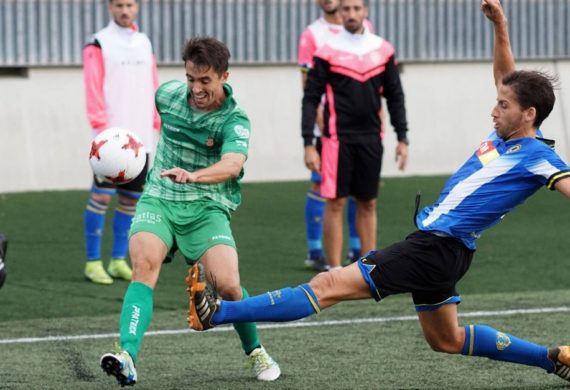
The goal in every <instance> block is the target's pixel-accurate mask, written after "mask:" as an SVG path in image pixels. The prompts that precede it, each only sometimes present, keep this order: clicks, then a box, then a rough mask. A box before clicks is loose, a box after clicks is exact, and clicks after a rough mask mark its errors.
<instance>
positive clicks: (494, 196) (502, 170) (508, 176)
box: [416, 132, 570, 249]
mask: <svg viewBox="0 0 570 390" xmlns="http://www.w3.org/2000/svg"><path fill="white" fill-rule="evenodd" d="M539 134H540V133H539ZM565 177H570V167H569V166H568V165H567V164H566V163H565V162H564V161H562V159H561V158H560V157H559V156H558V155H557V154H556V153H555V152H554V150H553V149H552V148H550V147H549V146H548V145H547V144H546V143H545V142H542V141H541V140H539V139H536V138H519V139H513V140H509V141H504V140H503V139H501V138H499V137H498V136H497V135H496V133H495V132H493V133H492V134H491V135H490V136H489V137H488V139H486V140H485V141H483V142H482V143H481V145H480V146H479V148H478V149H477V150H476V151H475V153H474V154H473V156H471V158H470V159H469V160H467V162H466V163H465V164H463V166H462V167H461V168H459V170H458V171H457V172H456V173H455V174H454V175H453V176H451V177H450V178H449V180H448V181H447V183H446V184H445V187H444V188H443V191H442V192H441V194H440V195H439V198H438V200H437V202H436V203H435V204H433V205H431V206H429V207H425V208H424V209H423V210H422V211H421V212H420V213H419V214H418V216H417V217H416V224H417V226H418V228H419V229H420V230H423V231H428V232H434V233H441V234H444V235H447V236H451V237H455V238H458V239H460V240H461V241H462V242H463V243H464V244H465V245H466V246H467V247H468V248H471V249H475V240H476V239H477V238H478V237H479V236H480V234H481V232H482V231H483V230H485V229H487V228H489V227H491V226H493V225H495V224H496V223H498V222H499V221H500V220H501V218H503V216H504V215H505V214H506V213H508V212H509V211H510V210H511V209H513V208H514V207H515V206H517V205H519V204H521V203H523V202H524V201H525V200H526V199H527V198H528V197H530V196H531V195H532V194H534V193H535V192H536V191H537V190H538V189H539V188H540V187H542V186H547V187H548V188H549V189H551V190H552V189H554V184H555V183H556V182H557V181H558V180H560V179H562V178H565Z"/></svg>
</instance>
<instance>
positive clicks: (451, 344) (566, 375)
mask: <svg viewBox="0 0 570 390" xmlns="http://www.w3.org/2000/svg"><path fill="white" fill-rule="evenodd" d="M418 317H419V320H420V324H421V326H422V330H423V333H424V337H425V338H426V340H427V342H428V344H429V345H430V346H431V348H432V349H433V350H434V351H437V352H445V353H454V354H455V353H461V354H462V355H468V356H481V357H486V358H489V359H492V360H498V361H503V362H511V363H518V364H525V365H528V366H534V367H540V368H543V369H544V370H546V371H547V372H549V373H551V372H554V373H555V374H556V375H558V376H560V377H561V378H563V379H566V380H570V367H569V363H570V347H566V346H563V347H559V348H550V349H549V348H548V347H545V346H542V345H538V344H534V343H531V342H529V341H526V340H523V339H520V338H518V337H515V336H512V335H510V334H507V333H503V332H500V331H498V330H496V329H494V328H492V327H490V326H487V325H480V324H474V325H467V326H459V324H458V321H457V305H455V304H447V305H443V306H440V307H439V308H437V309H435V310H431V311H430V310H428V311H421V312H418Z"/></svg>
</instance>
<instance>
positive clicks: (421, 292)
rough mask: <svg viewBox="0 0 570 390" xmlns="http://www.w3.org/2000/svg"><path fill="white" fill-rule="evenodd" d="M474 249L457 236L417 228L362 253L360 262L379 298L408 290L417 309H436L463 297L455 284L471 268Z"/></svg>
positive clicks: (372, 289) (374, 293) (374, 295)
mask: <svg viewBox="0 0 570 390" xmlns="http://www.w3.org/2000/svg"><path fill="white" fill-rule="evenodd" d="M474 252H475V251H473V250H471V249H469V248H467V247H466V246H465V245H464V244H463V243H462V242H461V241H459V240H457V239H455V238H452V237H440V236H437V235H435V234H432V233H427V232H422V231H416V232H414V233H412V234H410V235H409V236H408V237H406V240H404V241H400V242H398V243H396V244H393V245H390V246H389V247H387V248H385V249H382V250H380V251H377V252H373V253H372V254H371V255H367V256H365V257H363V258H362V259H360V261H359V263H361V264H362V265H361V264H359V266H360V268H361V270H367V274H368V275H365V274H364V272H363V276H364V278H365V279H366V280H367V282H368V284H369V285H370V287H371V291H372V295H373V297H374V298H375V299H376V300H380V299H382V298H385V297H387V296H389V295H393V294H400V293H408V292H409V293H412V298H413V300H414V304H415V305H416V309H417V310H418V311H422V310H433V309H435V308H437V307H439V306H441V305H442V304H447V303H459V302H460V301H461V299H460V297H459V294H458V293H457V290H456V289H455V285H456V284H457V282H458V281H459V280H460V279H461V278H462V277H463V275H465V273H466V272H467V270H468V269H469V266H470V265H471V260H472V258H473V253H474ZM371 282H372V283H371ZM372 284H373V285H372Z"/></svg>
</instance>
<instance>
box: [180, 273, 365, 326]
mask: <svg viewBox="0 0 570 390" xmlns="http://www.w3.org/2000/svg"><path fill="white" fill-rule="evenodd" d="M362 275H363V274H362V272H361V269H360V268H359V265H358V263H354V264H352V265H350V266H348V267H345V268H342V269H339V270H336V271H333V272H322V273H320V274H318V275H316V276H315V277H314V278H313V279H312V280H311V281H310V282H309V283H307V284H303V285H301V286H298V287H295V288H291V287H286V288H283V289H280V290H275V291H270V292H267V293H265V294H261V295H257V296H254V297H251V298H248V299H245V300H243V301H237V302H231V301H216V300H215V297H213V295H212V293H210V292H208V291H207V290H206V289H202V291H201V292H200V293H198V292H197V291H196V293H195V294H194V298H193V299H192V302H191V304H192V305H194V307H195V308H196V309H195V310H194V312H195V313H198V316H195V317H194V318H191V326H192V328H193V329H196V330H205V329H209V328H211V327H213V326H216V325H220V324H227V323H235V322H248V321H293V320H298V319H300V318H304V317H307V316H310V315H312V314H315V313H319V312H320V311H321V310H322V309H326V308H327V307H330V306H333V305H335V304H337V303H338V302H341V301H346V300H355V299H365V298H370V287H369V286H368V284H367V283H366V281H365V280H364V278H363V276H362ZM191 288H192V287H191ZM201 313H203V314H204V316H201V315H200V314H201Z"/></svg>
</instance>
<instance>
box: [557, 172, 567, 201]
mask: <svg viewBox="0 0 570 390" xmlns="http://www.w3.org/2000/svg"><path fill="white" fill-rule="evenodd" d="M554 188H556V191H558V192H560V193H561V194H562V195H564V196H566V197H567V198H568V199H570V177H567V178H565V179H562V180H559V181H558V182H557V183H556V184H554Z"/></svg>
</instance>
